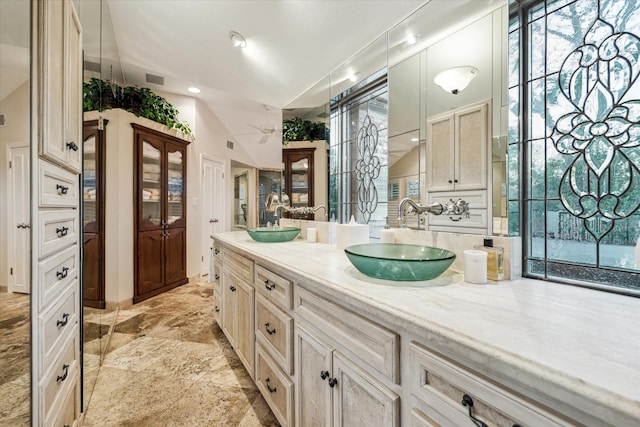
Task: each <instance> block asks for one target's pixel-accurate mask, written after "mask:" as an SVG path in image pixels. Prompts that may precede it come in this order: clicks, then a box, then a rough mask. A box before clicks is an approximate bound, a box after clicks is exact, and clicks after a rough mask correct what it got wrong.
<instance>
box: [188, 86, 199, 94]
mask: <svg viewBox="0 0 640 427" xmlns="http://www.w3.org/2000/svg"><path fill="white" fill-rule="evenodd" d="M187 90H188V91H189V92H191V93H200V89H198V88H197V87H193V86H191V87H190V88H189V89H187Z"/></svg>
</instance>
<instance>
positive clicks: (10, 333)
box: [0, 290, 31, 427]
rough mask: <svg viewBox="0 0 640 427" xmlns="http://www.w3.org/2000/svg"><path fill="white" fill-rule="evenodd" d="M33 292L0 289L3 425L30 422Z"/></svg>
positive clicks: (0, 409) (0, 406) (0, 408)
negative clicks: (31, 309) (30, 318)
mask: <svg viewBox="0 0 640 427" xmlns="http://www.w3.org/2000/svg"><path fill="white" fill-rule="evenodd" d="M30 300H31V298H30V297H29V295H25V294H17V293H7V292H6V291H4V290H3V291H0V426H12V427H18V426H28V425H29V420H30V416H29V411H30V409H31V407H30V405H29V396H30V394H31V374H30V371H31V364H30V357H31V356H30V355H31V345H30V341H29V336H30V331H29V326H30V323H29V303H30Z"/></svg>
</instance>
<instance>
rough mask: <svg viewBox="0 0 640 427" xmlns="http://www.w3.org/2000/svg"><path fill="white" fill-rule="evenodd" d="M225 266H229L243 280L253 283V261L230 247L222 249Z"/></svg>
mask: <svg viewBox="0 0 640 427" xmlns="http://www.w3.org/2000/svg"><path fill="white" fill-rule="evenodd" d="M222 259H223V264H224V268H227V269H229V270H231V271H233V273H234V274H235V275H237V276H239V277H240V278H242V279H243V280H245V281H247V282H249V283H253V261H251V260H250V259H247V258H245V257H243V256H242V255H240V254H237V253H235V252H233V251H230V250H229V249H226V248H224V249H222Z"/></svg>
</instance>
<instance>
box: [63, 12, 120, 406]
mask: <svg viewBox="0 0 640 427" xmlns="http://www.w3.org/2000/svg"><path fill="white" fill-rule="evenodd" d="M74 4H75V7H76V10H77V12H78V16H79V17H80V21H81V23H82V28H83V33H82V44H83V51H84V62H83V69H84V71H83V74H84V75H83V80H84V82H85V83H87V82H89V81H90V80H91V79H92V78H97V79H102V80H108V81H112V82H114V83H118V84H122V83H123V78H122V72H121V67H120V63H119V61H118V53H117V49H116V43H115V35H114V31H113V25H112V23H111V19H110V16H111V14H110V12H109V9H108V7H109V5H108V2H106V1H104V0H81V1H76V2H74ZM108 132H109V124H108V121H106V120H105V121H100V122H98V121H97V120H95V118H94V117H85V120H84V125H83V176H82V185H83V191H82V209H83V215H82V217H83V222H82V224H83V245H82V252H83V284H82V288H83V289H82V294H83V323H82V353H83V366H82V381H83V384H82V401H83V402H82V405H83V408H86V407H87V405H88V404H89V401H90V399H91V395H92V393H93V389H94V386H95V383H96V380H97V378H98V373H99V371H100V367H101V365H102V361H103V358H104V356H105V354H106V352H107V351H108V348H107V345H108V343H109V333H110V332H112V331H111V325H112V324H113V321H114V317H115V316H116V314H117V312H116V311H115V309H116V307H114V306H111V305H110V304H108V303H106V299H107V298H106V296H107V295H108V294H109V290H108V289H107V287H109V286H114V284H110V283H108V282H107V280H105V271H104V268H105V259H106V251H105V239H106V234H107V233H108V232H109V230H106V229H105V215H104V212H105V209H106V208H107V207H106V206H105V205H106V203H105V202H106V197H105V195H106V194H105V193H106V188H107V187H108V186H109V183H108V182H106V179H105V168H106V162H107V159H106V151H105V150H106V147H105V144H106V136H107V134H108ZM111 231H112V232H113V230H111Z"/></svg>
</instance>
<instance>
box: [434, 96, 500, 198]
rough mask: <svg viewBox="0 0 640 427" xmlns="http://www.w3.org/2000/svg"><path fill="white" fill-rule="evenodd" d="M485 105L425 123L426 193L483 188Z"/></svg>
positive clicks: (485, 131) (477, 105)
mask: <svg viewBox="0 0 640 427" xmlns="http://www.w3.org/2000/svg"><path fill="white" fill-rule="evenodd" d="M488 112H489V102H483V103H481V104H475V105H470V106H467V107H463V108H459V109H456V110H454V111H452V112H449V113H445V114H441V115H438V116H436V117H432V118H430V119H428V120H427V146H426V151H427V153H426V157H427V168H426V171H427V191H429V192H434V191H460V190H483V189H486V188H487V144H488V123H489V120H488Z"/></svg>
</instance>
